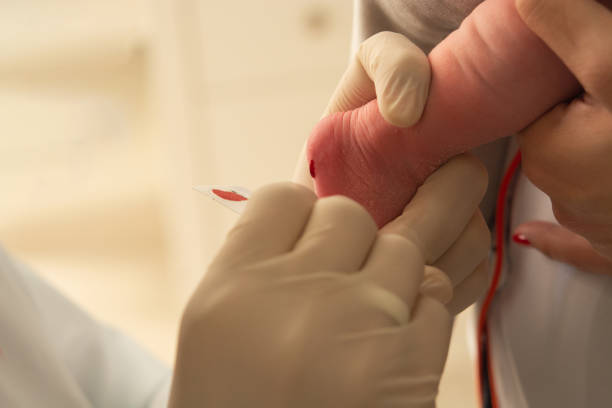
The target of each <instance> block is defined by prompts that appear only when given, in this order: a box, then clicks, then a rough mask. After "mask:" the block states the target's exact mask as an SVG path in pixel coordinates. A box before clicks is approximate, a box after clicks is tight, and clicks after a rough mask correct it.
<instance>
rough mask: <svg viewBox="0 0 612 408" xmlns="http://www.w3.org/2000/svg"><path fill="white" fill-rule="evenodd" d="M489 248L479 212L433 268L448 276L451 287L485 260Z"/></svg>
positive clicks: (485, 226)
mask: <svg viewBox="0 0 612 408" xmlns="http://www.w3.org/2000/svg"><path fill="white" fill-rule="evenodd" d="M490 248H491V234H490V232H489V228H488V227H487V223H486V222H485V220H484V218H483V216H482V214H481V212H480V210H478V211H476V213H475V214H474V215H473V216H472V219H471V220H470V222H469V223H468V225H467V226H466V227H465V229H464V230H463V232H462V233H461V236H460V237H459V239H457V241H455V242H454V243H453V245H452V246H451V247H450V248H449V249H448V250H447V251H446V252H445V253H444V254H443V255H442V256H441V257H440V259H438V260H437V261H436V262H435V263H434V264H433V266H435V267H437V268H439V269H441V270H443V271H445V272H446V273H447V274H448V277H449V278H450V280H451V282H452V284H453V286H457V285H458V284H460V283H461V282H462V281H463V280H464V279H466V278H467V277H468V276H469V275H470V274H471V273H472V272H473V271H474V270H475V269H476V267H477V266H478V265H479V264H480V263H481V262H482V260H483V259H485V258H486V257H487V255H488V253H489V250H490Z"/></svg>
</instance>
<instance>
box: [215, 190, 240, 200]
mask: <svg viewBox="0 0 612 408" xmlns="http://www.w3.org/2000/svg"><path fill="white" fill-rule="evenodd" d="M212 192H213V194H215V195H216V196H218V197H221V198H222V199H224V200H228V201H246V200H248V199H247V198H246V197H245V196H243V195H242V194H238V193H237V192H235V191H223V190H217V189H213V190H212Z"/></svg>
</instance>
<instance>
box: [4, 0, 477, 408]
mask: <svg viewBox="0 0 612 408" xmlns="http://www.w3.org/2000/svg"><path fill="white" fill-rule="evenodd" d="M351 19H352V1H351V0H333V1H329V0H293V1H291V2H288V1H284V0H266V1H265V2H253V1H248V0H239V1H233V2H224V1H212V0H199V1H198V0H181V1H173V0H107V1H104V2H100V1H94V0H78V1H77V0H47V1H34V0H21V1H18V2H17V1H15V2H2V3H1V4H0V50H1V52H0V134H1V135H2V136H0V162H1V163H2V171H1V172H0V186H1V187H2V193H0V197H1V198H0V242H2V244H3V245H4V246H6V247H7V249H8V250H9V252H11V253H12V254H13V255H14V256H15V257H17V258H19V259H21V260H23V261H25V262H26V263H28V264H30V265H31V266H33V268H34V269H35V270H36V271H38V273H40V274H41V275H42V276H43V277H44V278H45V279H47V280H49V281H51V282H52V283H53V284H54V285H55V286H56V287H57V288H58V289H59V290H60V291H62V292H63V293H64V294H65V295H66V296H68V297H69V298H71V299H72V300H73V301H74V302H76V303H78V304H79V305H81V306H82V307H83V308H84V309H86V310H87V311H88V312H90V313H91V314H92V315H93V316H94V317H95V318H97V319H100V320H102V321H104V322H105V323H107V324H110V325H113V326H115V327H118V328H120V329H121V330H123V331H125V332H126V333H127V334H128V335H130V336H131V337H132V338H134V339H135V340H137V341H138V342H140V343H141V344H142V345H143V347H145V348H147V349H149V350H150V351H151V352H152V353H153V354H155V355H156V356H158V357H159V358H160V359H161V360H163V361H165V362H167V363H168V364H172V361H173V358H174V347H175V343H176V334H177V327H178V322H179V318H180V314H181V310H182V308H183V306H184V304H185V302H186V300H187V298H188V296H189V294H190V293H191V291H192V290H193V288H194V287H195V285H196V284H197V282H198V281H199V279H200V278H201V277H202V274H203V272H204V271H205V269H206V265H207V263H208V262H209V260H210V259H211V257H212V255H213V254H214V252H215V250H216V249H217V248H218V247H219V246H220V244H221V242H222V240H223V237H224V234H225V232H226V231H227V230H228V229H229V227H230V226H231V224H232V223H233V222H234V220H235V219H236V217H235V215H234V214H232V213H231V212H229V211H228V210H226V209H224V208H222V207H221V206H219V205H218V204H216V203H214V202H212V201H211V200H209V199H208V198H207V197H205V196H203V195H201V194H198V193H196V192H194V191H193V190H192V186H194V185H198V184H235V185H243V186H247V187H250V188H256V187H258V186H260V185H262V184H266V183H269V182H272V181H278V180H285V179H288V178H290V177H291V175H292V173H293V169H294V166H295V162H296V158H297V157H298V154H299V152H300V149H301V146H302V144H303V142H304V140H305V138H306V137H307V136H308V134H309V131H310V129H311V128H312V127H313V125H314V124H315V123H316V122H317V120H318V119H319V117H320V115H321V113H322V111H323V109H324V107H325V106H326V103H327V100H328V98H329V97H330V95H331V93H332V91H333V89H334V87H335V84H336V82H337V81H338V79H339V78H340V76H341V74H342V72H343V71H344V69H345V67H346V65H347V62H348V59H349V44H350V31H351ZM469 318H470V316H469V312H468V313H464V314H463V315H462V316H460V317H459V318H458V319H457V320H456V325H455V331H454V335H453V341H452V347H451V353H450V356H449V361H448V363H447V369H446V372H445V376H444V379H443V382H442V385H441V393H440V397H439V399H438V403H439V406H440V407H443V408H444V407H454V408H457V407H473V406H476V394H475V390H476V387H475V382H474V372H475V371H474V365H473V363H472V361H471V359H470V357H469V355H470V353H469V351H468V341H467V338H468V323H467V320H468V319H469Z"/></svg>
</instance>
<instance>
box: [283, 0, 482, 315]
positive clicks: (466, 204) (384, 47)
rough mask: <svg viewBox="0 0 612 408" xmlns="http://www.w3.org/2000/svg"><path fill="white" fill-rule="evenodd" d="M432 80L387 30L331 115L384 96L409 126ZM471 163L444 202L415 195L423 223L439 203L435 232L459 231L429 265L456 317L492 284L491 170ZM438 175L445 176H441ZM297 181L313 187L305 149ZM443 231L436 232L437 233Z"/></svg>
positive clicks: (361, 54) (404, 42) (442, 196)
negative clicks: (486, 202) (438, 272)
mask: <svg viewBox="0 0 612 408" xmlns="http://www.w3.org/2000/svg"><path fill="white" fill-rule="evenodd" d="M470 1H472V0H470ZM474 1H475V0H474ZM472 2H473V1H472ZM430 80H431V71H430V67H429V60H428V59H427V56H426V55H425V54H424V53H423V51H421V50H420V49H419V48H418V47H417V46H416V45H415V44H413V43H412V42H411V41H410V40H409V39H408V38H406V37H404V36H403V35H401V34H397V33H392V32H381V33H378V34H375V35H373V36H372V37H370V38H368V39H367V40H365V41H364V42H363V43H362V44H361V46H360V47H359V49H358V51H357V53H356V54H355V58H354V60H353V61H352V63H351V64H350V65H349V67H348V69H347V70H346V72H345V73H344V75H343V77H342V78H341V80H340V83H339V84H338V86H337V88H336V90H335V92H334V94H333V96H332V98H331V100H330V102H329V104H328V107H327V109H326V111H325V115H328V114H331V113H334V112H339V111H347V110H351V109H354V108H357V107H359V106H362V105H364V104H366V103H368V102H369V101H371V100H372V99H374V98H378V106H379V109H380V112H381V114H382V115H383V117H384V118H385V119H386V120H387V121H388V122H390V123H392V124H394V125H396V126H400V127H409V126H412V125H414V124H415V123H416V122H418V120H419V119H420V118H421V114H422V113H423V109H424V107H425V104H426V102H427V97H428V92H429V83H430ZM468 161H469V162H470V163H471V164H470V167H477V168H479V170H478V171H476V173H477V175H476V176H474V178H473V179H470V178H461V177H453V176H450V177H449V176H444V177H446V182H445V183H444V187H440V190H441V191H439V192H437V193H436V194H437V195H438V197H439V198H435V199H428V200H427V201H424V202H418V203H415V200H416V197H415V198H414V199H413V200H412V202H411V203H410V204H409V206H413V207H417V206H418V207H419V210H418V211H414V212H413V213H412V214H418V215H417V216H416V217H415V221H417V222H418V218H420V217H422V216H425V217H429V216H430V215H431V214H432V212H430V211H428V208H429V207H430V206H432V205H434V206H437V207H440V209H441V211H439V212H437V213H439V214H440V216H439V218H438V220H433V219H432V220H429V221H428V222H429V223H431V224H430V225H432V226H436V227H435V228H438V227H437V226H438V225H454V226H455V227H456V234H455V235H453V236H452V240H451V241H448V240H447V241H448V242H447V241H445V245H440V246H439V247H438V248H437V250H436V251H431V252H429V253H428V252H425V254H426V256H425V262H426V264H427V265H433V266H436V267H439V268H440V269H442V270H444V271H445V273H446V274H447V275H448V277H449V278H450V280H451V282H452V284H453V287H454V297H453V300H452V301H451V302H450V303H449V304H448V308H449V311H451V313H453V314H456V313H459V312H461V311H463V310H464V309H465V308H467V307H468V306H469V305H471V304H472V303H474V302H475V301H476V300H477V299H478V298H479V297H480V296H481V295H482V294H483V293H484V291H485V290H486V288H487V285H488V264H487V262H486V257H487V255H488V251H489V248H490V234H489V230H488V227H487V225H486V222H485V221H484V218H483V217H482V214H481V212H480V210H479V209H478V205H479V203H480V201H481V200H482V197H483V196H484V193H485V191H486V188H487V177H486V170H485V169H484V166H481V165H478V164H477V163H475V159H471V158H470V159H468ZM470 171H472V170H470ZM443 173H447V172H443ZM476 173H474V174H476ZM437 177H441V178H444V177H442V176H440V175H438V176H437ZM293 181H295V182H296V183H300V184H303V185H305V186H307V187H309V188H310V189H313V183H312V177H311V176H310V174H309V171H308V162H307V160H306V154H305V147H304V149H303V150H302V154H301V155H300V158H299V159H298V165H297V168H296V171H295V174H294V177H293ZM437 186H440V185H437ZM427 188H430V187H427ZM442 190H443V191H442ZM458 208H461V209H462V210H461V211H469V213H470V214H469V215H470V216H471V217H469V218H468V219H467V220H466V222H465V223H463V220H464V218H462V217H463V215H462V216H456V217H455V214H457V211H458V210H457V209H458ZM442 209H444V211H442ZM430 218H431V217H430ZM432 228H434V227H432ZM384 229H385V230H387V231H393V230H394V229H395V227H394V226H393V225H387V226H386V227H385V228H384ZM438 230H439V228H438V229H436V230H435V231H432V233H433V234H434V235H435V234H436V232H437V231H438ZM447 238H448V237H447Z"/></svg>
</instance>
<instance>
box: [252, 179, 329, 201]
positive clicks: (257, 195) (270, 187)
mask: <svg viewBox="0 0 612 408" xmlns="http://www.w3.org/2000/svg"><path fill="white" fill-rule="evenodd" d="M316 198H317V197H316V195H315V193H314V192H312V191H311V190H310V189H309V188H307V187H305V186H302V185H300V184H296V183H292V182H289V181H285V182H279V183H272V184H267V185H265V186H263V187H261V188H259V189H257V190H256V191H255V192H254V193H253V195H252V197H251V199H250V200H251V201H270V202H283V203H287V205H288V206H295V205H300V204H302V205H303V204H306V205H312V204H313V203H314V202H315V200H316Z"/></svg>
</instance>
